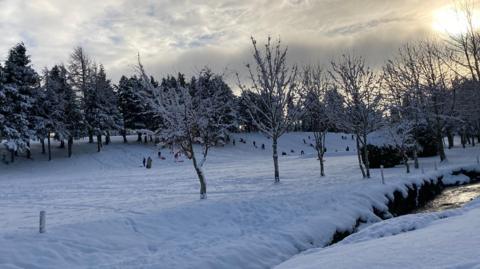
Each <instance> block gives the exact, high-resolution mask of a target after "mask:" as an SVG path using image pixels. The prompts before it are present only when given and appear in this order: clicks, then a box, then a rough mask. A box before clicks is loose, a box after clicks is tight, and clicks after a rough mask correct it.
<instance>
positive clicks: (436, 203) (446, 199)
mask: <svg viewBox="0 0 480 269" xmlns="http://www.w3.org/2000/svg"><path fill="white" fill-rule="evenodd" d="M479 196H480V182H479V183H475V184H470V185H463V186H456V187H448V188H446V189H445V190H443V192H442V193H441V194H440V195H438V196H437V197H435V199H433V200H432V201H430V202H428V203H427V204H426V205H425V206H424V207H422V208H419V209H418V210H416V211H415V212H414V213H421V212H436V211H442V210H446V209H452V208H458V207H461V206H463V205H464V204H466V203H468V202H470V201H472V200H473V199H475V198H477V197H479Z"/></svg>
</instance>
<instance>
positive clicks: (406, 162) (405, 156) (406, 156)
mask: <svg viewBox="0 0 480 269" xmlns="http://www.w3.org/2000/svg"><path fill="white" fill-rule="evenodd" d="M403 163H404V164H405V168H406V169H407V174H410V165H409V164H408V154H407V151H406V150H403Z"/></svg>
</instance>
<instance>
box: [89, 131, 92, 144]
mask: <svg viewBox="0 0 480 269" xmlns="http://www.w3.org/2000/svg"><path fill="white" fill-rule="evenodd" d="M88 143H90V144H92V143H93V131H92V130H91V129H89V130H88Z"/></svg>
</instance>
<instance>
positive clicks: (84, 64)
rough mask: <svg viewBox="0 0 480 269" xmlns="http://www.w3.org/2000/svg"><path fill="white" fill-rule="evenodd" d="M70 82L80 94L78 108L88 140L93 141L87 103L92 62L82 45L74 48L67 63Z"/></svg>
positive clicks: (91, 85)
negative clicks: (80, 111)
mask: <svg viewBox="0 0 480 269" xmlns="http://www.w3.org/2000/svg"><path fill="white" fill-rule="evenodd" d="M68 71H69V78H70V84H71V86H72V87H73V90H74V91H75V92H76V93H77V95H79V96H80V108H81V110H82V113H83V114H84V119H85V125H86V128H87V133H88V142H89V143H93V127H92V126H91V125H90V122H89V121H88V119H89V115H88V113H90V109H89V107H90V106H92V105H91V104H89V103H88V101H89V100H91V97H90V96H88V95H89V93H91V92H92V87H93V82H92V76H93V63H92V60H91V59H90V57H89V56H88V55H87V53H86V52H85V50H84V49H83V48H82V47H76V48H74V50H73V52H72V54H71V55H70V62H69V65H68Z"/></svg>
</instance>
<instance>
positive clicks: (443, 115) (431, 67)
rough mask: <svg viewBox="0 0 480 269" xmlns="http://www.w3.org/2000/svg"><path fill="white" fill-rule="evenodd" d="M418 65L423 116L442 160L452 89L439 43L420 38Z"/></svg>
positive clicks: (451, 110) (451, 115)
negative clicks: (429, 127)
mask: <svg viewBox="0 0 480 269" xmlns="http://www.w3.org/2000/svg"><path fill="white" fill-rule="evenodd" d="M419 51H420V53H419V54H418V59H417V61H418V66H419V70H420V81H421V84H422V87H421V89H422V91H423V94H424V96H425V98H424V102H425V108H426V111H425V113H426V118H427V121H428V122H429V125H431V126H433V129H434V133H435V139H436V143H437V145H438V154H439V156H440V160H441V161H445V160H446V159H447V156H446V154H445V146H444V142H443V134H444V131H445V127H446V126H447V124H448V122H449V121H450V120H452V119H453V118H454V112H455V101H456V100H455V98H456V95H455V91H452V88H451V87H450V86H451V82H452V80H453V78H452V77H451V76H452V72H451V70H450V69H449V68H448V66H446V64H445V61H444V59H443V58H442V56H441V55H442V54H441V53H440V48H439V46H438V45H437V44H436V43H435V42H433V41H424V42H421V43H420V44H419Z"/></svg>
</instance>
